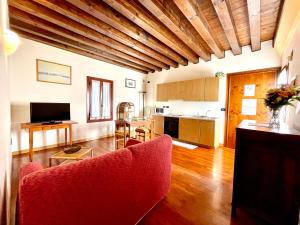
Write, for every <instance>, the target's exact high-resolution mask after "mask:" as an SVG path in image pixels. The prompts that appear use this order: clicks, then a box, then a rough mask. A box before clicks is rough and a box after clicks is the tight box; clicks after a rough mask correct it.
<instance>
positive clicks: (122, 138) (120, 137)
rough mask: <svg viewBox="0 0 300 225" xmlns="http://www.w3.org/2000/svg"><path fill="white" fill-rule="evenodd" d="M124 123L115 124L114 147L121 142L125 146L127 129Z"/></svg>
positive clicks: (127, 135) (127, 134) (117, 147)
mask: <svg viewBox="0 0 300 225" xmlns="http://www.w3.org/2000/svg"><path fill="white" fill-rule="evenodd" d="M128 129H129V128H128V126H127V125H126V123H124V124H121V125H120V124H118V125H116V131H115V148H116V149H119V144H120V143H123V146H122V147H125V145H126V141H127V139H128V138H130V137H129V134H130V133H129V130H128Z"/></svg>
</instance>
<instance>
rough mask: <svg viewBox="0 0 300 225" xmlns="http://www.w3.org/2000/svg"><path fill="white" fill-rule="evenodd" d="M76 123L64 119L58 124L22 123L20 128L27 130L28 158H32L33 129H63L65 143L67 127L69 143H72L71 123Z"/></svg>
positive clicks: (66, 141) (66, 140)
mask: <svg viewBox="0 0 300 225" xmlns="http://www.w3.org/2000/svg"><path fill="white" fill-rule="evenodd" d="M73 124H77V122H74V121H65V122H63V123H58V124H42V123H22V124H21V129H28V130H29V160H30V162H32V159H33V133H34V132H35V131H46V130H58V129H65V145H67V143H68V129H69V143H70V145H72V125H73Z"/></svg>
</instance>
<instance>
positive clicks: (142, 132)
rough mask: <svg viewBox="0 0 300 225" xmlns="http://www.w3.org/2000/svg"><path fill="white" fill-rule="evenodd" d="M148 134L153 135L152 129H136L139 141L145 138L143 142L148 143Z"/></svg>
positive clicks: (136, 136)
mask: <svg viewBox="0 0 300 225" xmlns="http://www.w3.org/2000/svg"><path fill="white" fill-rule="evenodd" d="M147 134H150V135H151V131H150V129H148V128H146V127H138V128H136V129H135V138H136V139H137V140H140V139H141V138H143V141H146V136H147Z"/></svg>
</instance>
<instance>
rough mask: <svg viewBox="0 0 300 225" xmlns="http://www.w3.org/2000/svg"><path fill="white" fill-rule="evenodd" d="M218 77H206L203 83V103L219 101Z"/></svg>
mask: <svg viewBox="0 0 300 225" xmlns="http://www.w3.org/2000/svg"><path fill="white" fill-rule="evenodd" d="M219 82H220V78H218V77H206V78H205V81H204V83H205V84H204V86H205V88H204V101H206V102H213V101H219V84H220V83H219Z"/></svg>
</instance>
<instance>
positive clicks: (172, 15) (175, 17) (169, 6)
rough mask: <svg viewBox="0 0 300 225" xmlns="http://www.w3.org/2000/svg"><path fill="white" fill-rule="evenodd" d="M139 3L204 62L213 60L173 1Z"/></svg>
mask: <svg viewBox="0 0 300 225" xmlns="http://www.w3.org/2000/svg"><path fill="white" fill-rule="evenodd" d="M77 1H79V0H77ZM81 1H82V0H81ZM139 2H140V3H141V4H142V5H143V6H144V7H145V8H147V9H148V10H149V11H151V13H152V14H153V15H155V16H156V17H157V18H158V19H159V20H160V21H161V22H162V23H163V24H164V25H165V26H166V27H168V28H169V29H170V30H171V31H172V32H173V33H174V34H176V35H177V36H178V37H179V38H180V39H181V40H182V41H183V42H184V43H185V44H186V45H187V46H189V47H190V48H191V49H193V50H194V52H196V53H197V54H198V55H199V56H200V57H201V58H202V59H203V60H204V61H209V60H210V59H211V56H210V53H209V52H207V51H206V49H205V48H204V47H203V46H202V44H201V42H200V40H201V39H202V38H201V36H200V35H199V34H198V32H197V31H196V30H195V28H194V27H193V26H192V25H191V24H190V22H189V21H188V20H187V19H186V18H185V16H184V15H183V14H182V12H181V11H180V10H179V9H178V8H177V6H176V5H175V3H174V2H173V1H172V0H163V1H161V0H139Z"/></svg>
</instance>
